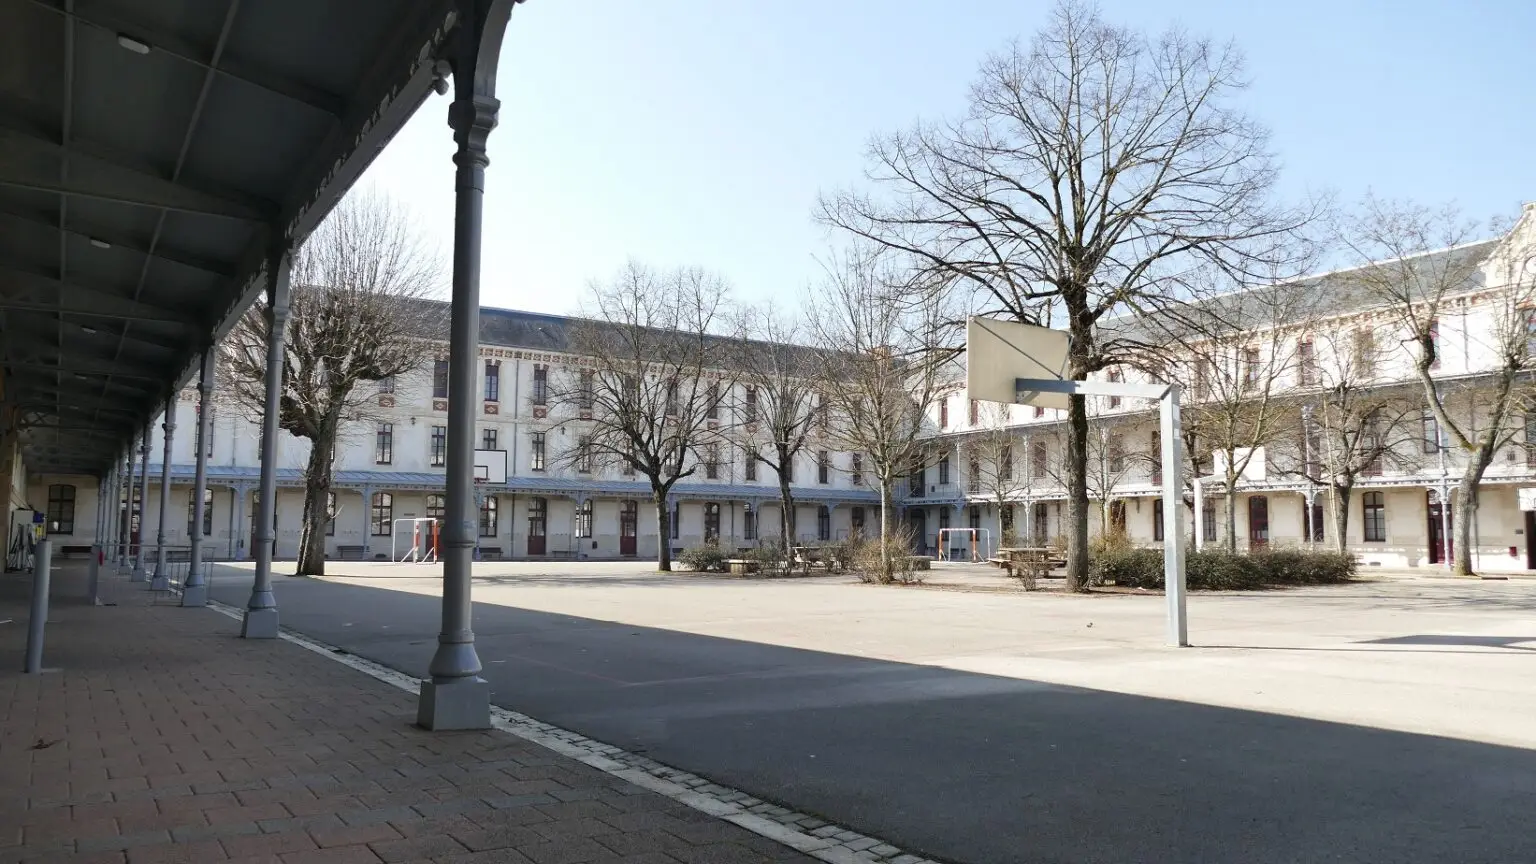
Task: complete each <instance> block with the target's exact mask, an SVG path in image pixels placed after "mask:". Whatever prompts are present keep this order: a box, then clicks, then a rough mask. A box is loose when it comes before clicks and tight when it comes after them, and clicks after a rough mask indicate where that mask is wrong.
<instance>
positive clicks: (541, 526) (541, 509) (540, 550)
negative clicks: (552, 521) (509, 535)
mask: <svg viewBox="0 0 1536 864" xmlns="http://www.w3.org/2000/svg"><path fill="white" fill-rule="evenodd" d="M548 524H549V503H548V502H547V501H546V500H545V499H543V498H529V499H528V554H529V555H543V554H544V534H545V530H546V526H547V525H548Z"/></svg>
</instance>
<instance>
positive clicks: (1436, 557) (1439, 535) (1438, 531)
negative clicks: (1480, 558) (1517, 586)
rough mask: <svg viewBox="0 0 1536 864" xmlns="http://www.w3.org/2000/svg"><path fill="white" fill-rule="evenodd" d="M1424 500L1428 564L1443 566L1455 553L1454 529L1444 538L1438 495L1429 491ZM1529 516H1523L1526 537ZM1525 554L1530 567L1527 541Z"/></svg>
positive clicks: (1528, 531)
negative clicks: (1426, 520) (1426, 519)
mask: <svg viewBox="0 0 1536 864" xmlns="http://www.w3.org/2000/svg"><path fill="white" fill-rule="evenodd" d="M1424 499H1425V501H1426V503H1427V505H1428V506H1427V507H1426V508H1425V509H1426V510H1427V511H1428V512H1429V563H1431V564H1444V563H1445V562H1446V561H1449V560H1450V558H1451V556H1452V555H1454V554H1455V552H1456V545H1455V536H1454V535H1455V529H1454V528H1452V529H1451V534H1452V536H1449V537H1448V536H1446V533H1445V523H1444V522H1442V521H1441V519H1440V495H1439V493H1437V492H1436V491H1435V490H1433V489H1431V490H1429V491H1428V492H1426V493H1425V495H1424ZM1453 514H1454V511H1452V513H1448V514H1446V515H1448V516H1453ZM1531 515H1532V514H1530V513H1527V514H1525V526H1526V527H1525V533H1526V536H1527V537H1529V536H1530V533H1531ZM1525 554H1526V558H1527V566H1530V564H1529V559H1530V558H1531V554H1532V550H1531V546H1530V541H1529V540H1527V541H1526V553H1525Z"/></svg>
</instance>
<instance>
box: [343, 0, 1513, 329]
mask: <svg viewBox="0 0 1536 864" xmlns="http://www.w3.org/2000/svg"><path fill="white" fill-rule="evenodd" d="M1049 8H1050V4H1049V3H1048V2H1022V0H1012V2H1008V0H984V2H983V0H966V2H959V3H934V2H931V0H879V2H877V0H835V2H828V0H776V2H757V3H746V2H719V0H645V2H640V0H528V2H527V3H525V4H523V5H521V6H518V7H517V9H516V11H515V12H514V13H513V16H512V24H511V28H510V30H509V32H508V34H507V39H506V43H505V48H504V51H503V54H502V60H501V70H500V81H499V95H500V97H501V103H502V107H501V123H500V126H499V127H498V128H497V130H496V131H495V132H494V133H492V135H491V139H490V141H491V143H490V152H491V167H490V169H489V171H488V174H487V179H486V187H487V196H486V222H485V254H484V262H483V271H482V272H483V276H482V283H481V287H482V299H483V302H484V303H485V304H486V305H493V306H504V307H511V308H518V309H528V310H533V311H540V312H554V313H566V312H573V311H575V310H576V308H577V304H578V302H579V300H580V297H581V295H582V294H583V293H584V290H585V287H586V285H587V283H588V282H589V281H590V280H592V279H594V278H605V277H607V276H609V275H610V274H612V273H613V272H615V271H616V270H617V269H618V268H619V267H620V266H621V265H622V264H623V262H624V261H625V260H626V259H627V258H629V257H635V258H637V259H640V260H642V261H645V262H648V263H651V264H654V265H657V266H672V265H678V264H687V265H698V266H702V267H706V268H709V269H711V270H715V271H717V272H719V273H721V274H723V275H724V276H725V277H727V278H728V279H729V280H730V281H731V282H732V283H733V285H734V286H735V287H736V289H737V293H738V296H740V297H741V298H743V299H746V300H749V301H754V302H755V301H760V300H769V299H771V300H774V301H778V302H784V303H793V302H795V300H796V299H797V298H798V297H799V296H800V292H801V289H802V288H803V287H804V286H805V285H806V284H807V283H809V282H810V281H812V280H813V279H814V278H815V276H816V273H817V270H818V268H817V265H816V263H815V260H814V257H813V256H815V255H817V254H819V253H820V252H821V251H822V250H824V249H825V248H826V247H827V242H828V238H827V236H826V234H825V232H824V230H823V229H822V228H821V227H820V226H818V225H816V224H815V223H814V221H813V220H812V218H811V209H812V205H813V203H814V201H815V198H816V195H817V193H818V191H820V190H831V189H834V188H837V187H839V186H845V185H848V184H856V183H858V182H859V180H860V178H861V177H862V176H863V175H862V171H863V167H864V160H863V153H864V149H865V145H866V142H867V141H868V139H869V136H870V135H871V134H872V133H875V132H879V131H884V130H891V129H895V128H899V127H902V126H905V125H907V124H909V123H911V122H912V121H913V120H914V119H917V118H919V117H928V118H936V117H940V116H943V115H946V114H952V113H954V112H957V111H959V110H961V109H962V108H963V106H964V99H965V91H966V87H967V84H968V83H969V82H970V80H971V79H972V77H973V76H974V73H975V69H976V66H977V63H978V62H979V61H980V59H981V58H982V57H983V56H984V55H985V54H986V53H987V52H989V51H991V50H994V49H996V48H998V47H999V46H1002V45H1004V44H1006V42H1007V41H1008V40H1009V39H1010V38H1013V37H1014V36H1022V37H1024V38H1026V39H1027V37H1028V36H1029V35H1030V34H1032V33H1034V32H1035V31H1036V30H1037V29H1039V27H1040V26H1041V24H1042V22H1043V20H1044V18H1045V16H1046V14H1047V11H1048V9H1049ZM1101 9H1102V10H1103V13H1104V15H1105V17H1106V18H1107V19H1109V20H1110V21H1112V22H1116V23H1123V24H1128V25H1133V26H1137V27H1140V28H1144V29H1150V30H1160V29H1162V28H1163V27H1164V26H1166V25H1168V24H1170V23H1174V22H1177V23H1179V24H1182V25H1183V26H1185V27H1186V28H1187V29H1189V30H1191V31H1193V32H1196V33H1202V34H1206V35H1210V36H1212V37H1215V38H1218V39H1223V40H1225V39H1231V40H1233V41H1235V42H1236V43H1237V45H1238V46H1239V47H1240V48H1241V49H1242V50H1243V51H1244V53H1245V54H1246V55H1247V58H1248V63H1249V77H1250V79H1251V80H1252V82H1253V84H1252V87H1251V88H1250V89H1249V90H1248V91H1247V93H1246V94H1245V95H1244V99H1245V102H1246V106H1247V109H1248V110H1249V112H1250V113H1251V114H1252V115H1253V116H1255V117H1256V118H1258V119H1259V120H1261V121H1262V122H1264V123H1265V124H1267V125H1268V126H1269V127H1270V128H1271V129H1272V130H1273V133H1274V138H1273V147H1274V149H1275V151H1276V152H1277V153H1278V155H1279V156H1280V158H1281V160H1282V161H1283V163H1284V166H1285V173H1284V175H1283V179H1282V192H1283V193H1284V194H1286V195H1296V196H1299V195H1303V194H1305V193H1306V192H1307V191H1308V190H1312V189H1326V190H1332V191H1334V192H1336V193H1337V194H1338V195H1339V196H1340V198H1341V200H1344V201H1353V200H1357V199H1358V198H1359V197H1360V196H1361V195H1362V194H1364V192H1365V191H1366V190H1367V189H1372V190H1374V191H1375V192H1376V194H1378V195H1381V196H1385V197H1406V198H1414V199H1417V200H1420V201H1423V202H1442V201H1446V200H1452V199H1454V200H1455V201H1457V202H1458V203H1459V204H1460V205H1461V206H1462V208H1463V209H1464V210H1465V211H1466V213H1467V214H1468V215H1470V216H1476V217H1478V218H1480V219H1481V218H1483V217H1487V216H1494V215H1498V214H1502V215H1513V214H1514V213H1516V212H1518V208H1519V205H1520V203H1521V202H1522V201H1525V200H1536V159H1533V158H1532V155H1531V154H1532V151H1533V144H1536V100H1533V99H1532V97H1531V92H1532V91H1531V87H1532V84H1531V81H1532V75H1531V66H1530V58H1531V56H1532V51H1533V49H1536V42H1533V37H1536V3H1532V2H1529V0H1460V2H1450V0H1439V2H1436V0H1412V2H1410V0H1332V2H1322V0H1286V2H1270V3H1258V2H1253V3H1235V2H1228V0H1167V2H1161V3H1154V2H1136V0H1109V2H1104V3H1102V4H1101ZM447 107H448V100H447V98H445V97H437V98H433V99H431V100H430V101H428V102H427V103H426V104H425V105H424V106H423V107H422V109H421V111H420V112H419V113H418V114H417V115H416V116H415V117H414V118H413V119H412V120H411V122H410V124H409V125H408V126H407V127H406V128H405V130H404V131H403V132H402V133H401V134H400V135H399V136H398V137H397V138H396V139H395V140H394V141H393V142H392V143H391V144H390V146H389V147H388V148H387V149H386V150H385V152H384V153H383V154H382V155H381V157H380V158H379V160H378V161H377V162H376V163H375V164H374V166H373V167H372V168H371V169H370V171H369V172H368V174H367V176H366V178H365V182H372V183H373V184H375V185H376V186H378V187H380V188H382V189H383V190H385V191H387V192H388V193H390V194H391V195H394V196H396V197H397V198H398V199H400V200H401V201H402V202H403V203H405V204H407V205H408V206H409V207H410V208H412V209H413V210H414V211H415V212H416V214H417V215H418V218H419V219H420V220H421V223H422V226H423V228H424V229H425V230H426V231H427V232H429V234H431V235H432V242H435V243H436V244H437V245H438V247H439V248H440V249H441V251H442V253H443V255H444V260H445V262H446V261H447V260H448V252H449V249H450V244H451V235H452V215H453V164H452V162H451V161H450V157H451V155H452V152H453V145H452V140H451V133H450V130H449V129H448V127H447V125H446V116H447Z"/></svg>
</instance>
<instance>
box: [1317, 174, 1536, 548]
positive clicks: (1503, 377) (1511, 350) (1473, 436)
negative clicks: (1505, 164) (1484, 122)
mask: <svg viewBox="0 0 1536 864" xmlns="http://www.w3.org/2000/svg"><path fill="white" fill-rule="evenodd" d="M1527 218H1528V219H1529V217H1527ZM1477 232H1478V229H1477V226H1476V224H1475V223H1473V222H1470V221H1468V220H1466V219H1464V218H1463V217H1462V216H1461V214H1460V213H1459V212H1458V211H1457V210H1456V209H1455V208H1453V207H1442V208H1438V209H1432V208H1428V207H1424V206H1421V205H1417V204H1412V203H1405V202H1391V201H1382V200H1378V199H1375V198H1367V199H1366V201H1365V202H1364V204H1363V205H1362V206H1361V208H1360V210H1359V212H1358V213H1357V214H1356V215H1355V216H1354V217H1353V218H1351V219H1349V220H1348V221H1347V222H1346V223H1345V225H1344V227H1343V229H1342V230H1341V232H1340V236H1341V238H1342V239H1343V242H1344V244H1345V246H1346V247H1347V248H1348V249H1349V250H1351V251H1352V252H1353V253H1354V254H1355V255H1356V256H1357V258H1358V259H1359V261H1360V266H1359V267H1357V268H1356V269H1354V270H1351V271H1350V272H1349V273H1348V274H1347V275H1348V278H1349V280H1350V281H1351V282H1352V283H1353V285H1354V286H1356V287H1357V289H1358V290H1361V291H1362V292H1363V293H1364V295H1365V296H1367V297H1369V298H1372V299H1374V300H1375V301H1376V302H1378V303H1380V304H1382V305H1383V306H1384V307H1385V312H1386V315H1387V317H1388V320H1390V321H1391V322H1392V324H1394V325H1395V328H1396V329H1397V331H1398V332H1397V334H1396V336H1397V338H1401V339H1403V340H1404V344H1405V346H1406V347H1407V348H1408V349H1409V358H1408V360H1409V363H1410V365H1411V367H1412V369H1413V372H1414V374H1415V376H1416V377H1417V378H1418V380H1419V383H1420V384H1421V385H1422V387H1423V391H1424V401H1425V402H1426V403H1427V404H1428V406H1429V409H1430V411H1431V412H1433V414H1434V416H1435V419H1436V421H1437V422H1438V423H1439V425H1440V428H1441V430H1443V433H1444V434H1445V436H1446V437H1447V438H1448V439H1449V442H1450V446H1451V448H1452V449H1453V450H1454V451H1455V452H1457V453H1459V454H1460V456H1461V458H1462V463H1463V464H1462V474H1461V479H1460V481H1459V483H1458V484H1457V489H1456V498H1455V501H1454V506H1453V512H1454V515H1455V520H1454V521H1455V531H1456V539H1455V543H1454V545H1455V547H1456V549H1455V561H1454V563H1453V572H1455V573H1457V574H1460V575H1470V574H1471V573H1472V572H1473V569H1472V548H1471V547H1472V521H1473V517H1474V516H1475V514H1476V513H1477V507H1478V495H1479V487H1480V485H1481V482H1482V478H1483V474H1484V473H1485V472H1486V471H1487V470H1488V466H1489V465H1490V464H1491V463H1492V462H1493V459H1494V457H1495V456H1496V455H1497V454H1498V452H1499V450H1500V449H1502V448H1503V447H1505V446H1506V445H1508V444H1510V443H1511V442H1512V441H1513V440H1514V439H1515V437H1516V435H1517V434H1520V433H1521V432H1523V430H1524V423H1523V422H1522V421H1521V418H1519V417H1517V414H1519V413H1520V412H1522V411H1523V410H1524V409H1525V408H1526V407H1527V406H1529V405H1531V404H1532V402H1533V398H1536V392H1533V388H1532V383H1531V376H1530V371H1531V369H1532V365H1533V364H1532V359H1533V358H1532V352H1531V350H1530V340H1531V337H1530V330H1529V325H1530V321H1531V311H1530V310H1531V308H1532V306H1533V305H1536V271H1533V268H1532V266H1531V265H1530V264H1529V260H1530V258H1531V249H1530V248H1529V241H1526V240H1524V239H1523V238H1525V237H1527V236H1529V229H1528V228H1527V230H1524V231H1522V230H1520V229H1519V228H1517V229H1516V230H1514V231H1512V232H1510V234H1509V235H1508V236H1507V237H1506V238H1505V239H1504V241H1503V242H1502V243H1500V244H1497V247H1496V246H1495V244H1481V245H1468V240H1469V239H1471V238H1472V237H1474V236H1475V235H1476V233H1477ZM1516 246H1518V247H1519V248H1515V247H1516ZM1480 277H1485V278H1480ZM1473 292H1478V293H1479V294H1480V295H1481V296H1480V298H1479V302H1478V303H1477V304H1476V308H1477V309H1478V310H1479V314H1478V317H1476V318H1474V317H1473V316H1472V315H1470V314H1468V313H1466V312H1464V311H1463V310H1462V309H1460V308H1458V304H1457V303H1456V302H1455V301H1456V300H1457V299H1458V298H1460V297H1462V296H1464V295H1468V294H1471V293H1473ZM1458 317H1459V318H1461V323H1462V327H1463V329H1464V330H1465V332H1466V336H1467V340H1468V343H1469V350H1468V360H1469V364H1468V365H1467V366H1466V368H1460V367H1461V364H1456V367H1452V364H1450V363H1442V360H1443V359H1444V357H1443V354H1442V351H1441V348H1440V325H1441V322H1442V320H1446V319H1452V318H1458ZM1362 332H1374V331H1373V330H1372V328H1371V325H1366V330H1364V331H1362ZM1389 332H1390V331H1389ZM1373 338H1375V341H1378V342H1379V341H1382V340H1381V339H1380V338H1379V337H1373ZM1457 399H1460V400H1463V401H1465V403H1466V408H1467V410H1466V411H1465V412H1460V413H1453V412H1452V411H1451V410H1450V409H1449V406H1450V404H1451V403H1452V401H1453V400H1457Z"/></svg>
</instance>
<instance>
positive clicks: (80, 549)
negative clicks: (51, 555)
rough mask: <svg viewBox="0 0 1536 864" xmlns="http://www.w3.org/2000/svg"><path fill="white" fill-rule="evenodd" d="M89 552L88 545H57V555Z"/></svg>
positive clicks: (85, 553) (87, 553) (86, 553)
mask: <svg viewBox="0 0 1536 864" xmlns="http://www.w3.org/2000/svg"><path fill="white" fill-rule="evenodd" d="M90 554H91V547H89V546H61V547H59V555H61V556H70V555H90Z"/></svg>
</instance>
